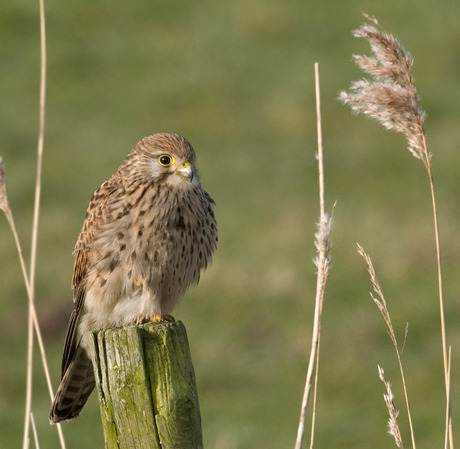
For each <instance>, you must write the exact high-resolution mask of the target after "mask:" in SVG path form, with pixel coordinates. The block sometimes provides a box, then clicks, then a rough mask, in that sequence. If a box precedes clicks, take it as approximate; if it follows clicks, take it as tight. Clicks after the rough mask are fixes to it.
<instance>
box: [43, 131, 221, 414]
mask: <svg viewBox="0 0 460 449" xmlns="http://www.w3.org/2000/svg"><path fill="white" fill-rule="evenodd" d="M194 164H195V152H194V150H193V148H192V146H191V145H190V144H189V142H187V140H185V139H184V138H183V137H181V136H179V135H176V134H155V135H153V136H150V137H146V138H144V139H143V140H141V141H140V142H139V143H138V144H137V145H136V146H135V147H134V149H133V150H132V151H131V153H129V155H128V156H127V157H126V159H125V161H124V162H123V164H122V165H121V166H120V168H119V169H118V170H117V171H116V172H115V174H114V175H113V176H112V177H111V178H110V179H109V180H108V181H106V182H105V183H104V184H102V185H101V187H99V189H98V190H96V192H95V193H94V195H93V197H92V199H91V201H90V204H89V206H88V210H87V214H86V219H85V221H84V223H83V228H82V231H81V233H80V236H79V238H78V241H77V243H76V245H75V250H74V254H75V267H74V273H73V278H72V288H73V294H74V303H75V304H74V309H73V311H72V315H71V317H70V322H69V327H68V330H67V336H66V342H65V347H64V355H63V359H62V380H61V384H60V386H59V388H58V391H57V393H56V397H55V399H54V402H53V405H52V408H51V413H50V420H51V421H52V422H59V421H62V420H65V419H71V418H74V417H76V416H77V415H78V414H79V413H80V411H81V409H82V407H83V406H84V404H85V402H86V400H87V399H88V396H89V395H90V394H91V392H92V390H93V389H94V375H93V367H92V364H91V355H90V354H89V345H88V343H87V342H86V339H85V335H86V334H87V333H88V332H90V331H93V330H96V329H101V328H110V327H117V326H124V325H129V324H135V323H137V322H140V321H143V320H148V319H150V318H152V317H154V316H157V315H160V316H164V315H166V314H169V313H171V311H172V310H173V308H174V306H175V305H176V304H177V303H178V302H179V301H180V300H181V298H182V297H183V295H184V293H185V291H186V290H187V288H188V286H189V285H190V284H193V283H197V282H198V280H199V277H200V271H201V270H202V269H204V268H206V266H207V264H208V263H209V262H210V261H211V255H212V252H213V251H214V250H215V248H216V244H217V227H216V221H215V218H214V201H213V200H212V198H211V197H210V196H209V195H208V193H207V192H206V191H205V190H204V189H202V187H201V185H200V181H199V179H198V175H197V173H196V170H195V167H194Z"/></svg>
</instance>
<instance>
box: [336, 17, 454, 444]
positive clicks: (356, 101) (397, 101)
mask: <svg viewBox="0 0 460 449" xmlns="http://www.w3.org/2000/svg"><path fill="white" fill-rule="evenodd" d="M365 17H366V18H367V20H368V21H369V22H371V23H372V25H369V24H367V23H366V24H364V25H362V26H361V28H359V29H358V30H355V31H354V35H355V36H356V37H359V38H364V39H367V41H368V42H369V44H370V46H371V49H372V52H373V56H371V57H369V56H360V55H355V56H354V59H355V62H356V64H357V65H358V66H359V67H360V68H361V69H362V70H363V71H364V72H365V73H367V74H369V75H370V76H371V77H373V79H372V80H371V81H369V80H367V79H363V80H361V81H355V82H353V83H352V85H351V87H350V92H341V93H340V99H341V100H342V101H343V102H344V103H345V104H348V105H349V106H350V107H351V109H352V110H353V111H354V112H356V113H359V112H362V113H364V114H366V115H369V116H370V117H373V118H375V119H377V120H378V121H380V122H381V123H382V125H383V126H384V127H385V128H387V129H391V130H395V131H398V132H401V133H403V134H404V135H405V136H406V139H407V144H408V149H409V151H410V153H411V154H412V155H413V156H414V157H415V158H417V159H419V160H421V161H422V162H423V165H424V166H425V169H426V172H427V175H428V181H429V185H430V193H431V204H432V211H433V222H434V237H435V246H436V263H437V278H438V296H439V310H440V321H441V341H442V356H443V365H444V383H445V392H446V404H447V406H446V410H447V416H446V422H447V423H448V433H449V444H450V448H451V449H453V447H454V442H453V430H452V416H451V406H450V389H449V367H448V354H447V339H446V324H445V317H444V297H443V278H442V265H441V245H440V239H439V225H438V212H437V206H436V197H435V189H434V182H433V171H432V166H431V157H432V155H431V153H430V152H429V151H428V147H427V142H426V135H425V128H424V122H425V117H426V113H425V111H423V109H422V108H421V107H420V105H419V99H418V96H417V91H416V89H415V84H414V77H413V74H412V66H413V59H412V56H411V55H410V54H409V52H407V51H406V50H405V49H404V48H403V47H402V46H401V44H400V43H399V42H398V41H397V40H396V39H395V38H394V37H393V36H392V35H391V34H388V33H387V32H386V31H385V30H383V29H382V28H381V27H380V26H379V24H378V22H377V20H376V19H374V18H370V17H369V16H367V15H365Z"/></svg>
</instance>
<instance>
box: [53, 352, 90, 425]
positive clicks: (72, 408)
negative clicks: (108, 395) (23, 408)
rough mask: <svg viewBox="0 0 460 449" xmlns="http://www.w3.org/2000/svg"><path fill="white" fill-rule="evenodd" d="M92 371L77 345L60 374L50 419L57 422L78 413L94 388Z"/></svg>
mask: <svg viewBox="0 0 460 449" xmlns="http://www.w3.org/2000/svg"><path fill="white" fill-rule="evenodd" d="M94 386H95V383H94V372H93V365H92V363H91V360H90V359H89V358H88V356H87V355H86V351H85V350H84V349H83V348H82V347H81V346H79V347H78V348H77V350H76V352H75V355H74V357H73V360H72V361H71V362H70V364H69V366H68V368H67V370H66V372H65V373H64V375H63V376H62V380H61V384H60V385H59V388H58V390H57V392H56V396H55V398H54V401H53V405H52V407H51V412H50V421H51V422H52V423H58V422H60V421H63V420H66V419H72V418H75V417H76V416H78V415H79V413H80V411H81V409H82V408H83V406H84V405H85V403H86V401H87V400H88V397H89V395H90V394H91V392H92V391H93V390H94Z"/></svg>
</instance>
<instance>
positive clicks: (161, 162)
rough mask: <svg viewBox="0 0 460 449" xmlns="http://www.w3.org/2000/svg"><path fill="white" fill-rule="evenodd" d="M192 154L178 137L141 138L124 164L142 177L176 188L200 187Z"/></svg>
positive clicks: (191, 148)
mask: <svg viewBox="0 0 460 449" xmlns="http://www.w3.org/2000/svg"><path fill="white" fill-rule="evenodd" d="M195 160H196V156H195V151H194V149H193V147H192V145H190V143H189V142H188V141H187V140H186V139H184V138H183V137H182V136H179V135H178V134H166V133H159V134H154V135H153V136H149V137H145V138H144V139H142V140H141V141H140V142H139V143H138V144H137V145H136V146H135V147H134V149H133V151H132V152H131V153H130V154H129V155H128V157H127V159H126V161H125V162H126V163H127V164H128V165H129V166H130V169H131V170H133V169H134V170H136V171H137V172H138V175H140V176H141V177H142V178H145V177H148V178H153V179H155V180H157V181H158V182H164V183H167V184H169V185H172V186H176V187H179V188H188V187H191V186H192V185H199V184H200V181H199V179H198V175H197V172H196V169H195Z"/></svg>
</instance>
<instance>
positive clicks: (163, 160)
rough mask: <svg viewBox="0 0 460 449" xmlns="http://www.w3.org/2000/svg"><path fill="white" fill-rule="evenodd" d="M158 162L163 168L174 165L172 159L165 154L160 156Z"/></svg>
mask: <svg viewBox="0 0 460 449" xmlns="http://www.w3.org/2000/svg"><path fill="white" fill-rule="evenodd" d="M158 162H159V163H160V164H161V165H162V166H163V167H169V166H170V165H172V164H174V159H173V158H172V157H171V156H169V155H167V154H162V155H161V156H160V157H159V158H158Z"/></svg>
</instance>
